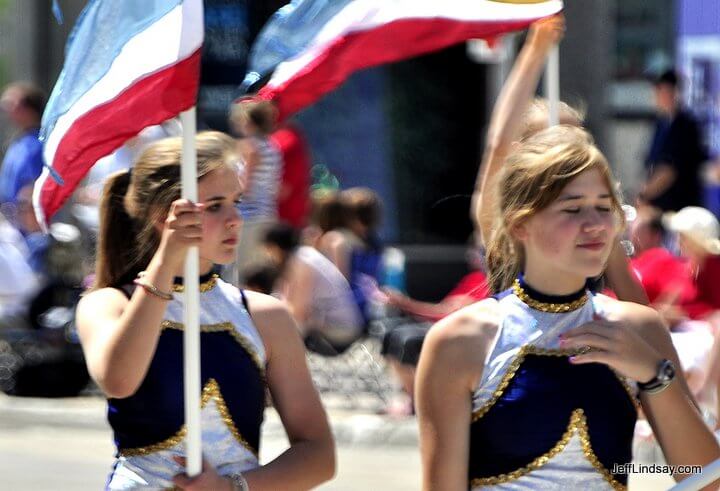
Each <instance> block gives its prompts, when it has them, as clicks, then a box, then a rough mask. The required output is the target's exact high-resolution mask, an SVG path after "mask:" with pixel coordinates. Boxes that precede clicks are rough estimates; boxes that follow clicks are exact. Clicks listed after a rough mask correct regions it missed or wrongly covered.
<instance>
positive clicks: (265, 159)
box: [240, 137, 282, 221]
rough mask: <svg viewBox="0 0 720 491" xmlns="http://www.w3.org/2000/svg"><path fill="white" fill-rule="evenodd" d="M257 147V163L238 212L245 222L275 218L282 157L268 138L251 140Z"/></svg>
mask: <svg viewBox="0 0 720 491" xmlns="http://www.w3.org/2000/svg"><path fill="white" fill-rule="evenodd" d="M252 141H253V144H254V145H255V146H256V147H257V152H258V163H257V165H256V166H255V168H254V169H253V172H252V175H251V176H250V183H249V184H250V185H249V186H248V189H247V191H246V192H245V196H244V197H243V201H242V203H241V204H240V212H241V213H242V216H243V218H244V219H246V220H251V221H253V220H261V219H270V220H274V219H275V218H277V207H278V204H277V200H278V192H279V189H280V176H281V172H282V155H280V150H278V148H277V147H276V146H275V144H274V143H272V142H271V141H270V139H269V138H258V137H253V138H252Z"/></svg>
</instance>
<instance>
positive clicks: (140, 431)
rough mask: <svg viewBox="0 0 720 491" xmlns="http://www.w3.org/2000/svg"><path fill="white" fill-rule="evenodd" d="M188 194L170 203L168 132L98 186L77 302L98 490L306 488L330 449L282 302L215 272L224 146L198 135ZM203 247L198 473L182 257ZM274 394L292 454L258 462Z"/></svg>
mask: <svg viewBox="0 0 720 491" xmlns="http://www.w3.org/2000/svg"><path fill="white" fill-rule="evenodd" d="M196 146H197V162H198V164H197V172H198V193H199V202H198V203H191V202H189V201H187V200H181V199H179V197H180V160H181V153H182V144H181V140H180V139H179V138H174V139H166V140H162V141H159V142H157V143H154V144H153V145H151V146H150V147H149V148H148V149H146V150H145V151H144V152H143V153H142V155H141V156H140V157H139V159H138V160H137V162H136V163H135V166H134V167H133V168H131V170H129V171H121V172H119V173H116V174H114V175H112V176H111V177H110V178H109V179H108V181H107V183H106V185H105V189H104V192H103V197H102V202H101V218H100V232H99V240H98V251H97V270H96V275H97V276H96V281H95V285H94V287H93V289H92V291H91V292H90V293H89V294H87V295H86V296H85V297H84V298H83V299H82V301H81V302H80V304H79V306H78V312H77V324H78V329H79V332H80V337H81V340H82V344H83V348H84V351H85V356H86V359H87V365H88V369H89V371H90V373H91V375H92V377H93V378H94V380H95V381H96V382H97V384H98V385H99V387H100V388H101V390H102V391H103V392H104V393H105V394H106V396H107V397H108V420H109V423H110V426H111V427H112V429H113V432H114V439H115V443H116V446H117V459H116V461H115V466H114V469H113V472H112V474H111V475H110V477H109V479H108V484H107V488H108V489H112V490H119V489H139V488H142V489H165V488H168V487H172V486H174V485H175V486H179V487H180V488H183V489H193V490H199V489H208V490H209V489H212V490H223V489H227V490H231V489H248V486H249V488H250V489H252V490H253V491H258V490H263V489H267V490H269V489H309V488H311V487H313V486H316V485H318V484H320V483H321V482H323V481H325V480H327V479H329V478H331V477H332V475H333V472H334V444H333V440H332V436H331V433H330V429H329V426H328V422H327V417H326V414H325V412H324V410H323V408H322V405H321V403H320V399H319V397H318V394H317V392H316V390H315V388H314V387H313V385H312V381H311V379H310V375H309V372H308V369H307V366H306V364H305V354H304V348H303V345H302V342H301V340H300V338H299V336H298V334H297V333H298V331H297V329H296V327H295V325H294V322H293V321H292V319H291V317H290V315H289V313H288V310H287V308H286V306H285V305H284V304H283V303H282V302H280V301H278V300H276V299H273V298H272V297H269V296H266V295H262V294H259V293H254V292H247V293H246V292H244V291H242V290H238V289H237V288H235V287H234V286H232V285H230V284H228V283H225V282H224V281H223V280H221V279H220V278H219V277H218V275H217V274H216V268H217V267H218V265H223V264H229V263H232V262H233V261H234V260H235V255H236V248H237V244H238V235H239V231H240V228H241V226H242V219H241V216H240V213H239V211H238V205H239V203H240V201H241V198H242V194H243V191H244V190H243V189H242V185H241V181H240V178H239V160H238V157H237V156H236V154H235V153H234V151H233V148H234V141H233V140H232V139H231V138H230V137H228V136H226V135H224V134H222V133H217V132H205V133H201V134H199V135H198V136H197V138H196ZM192 246H197V247H198V248H199V251H200V271H201V274H202V276H201V278H200V292H201V293H200V323H201V380H202V385H203V390H202V411H201V423H202V424H201V427H202V442H203V455H204V458H205V461H204V465H203V472H202V473H201V474H200V475H198V476H196V477H193V478H189V477H187V476H186V475H185V474H184V473H183V470H184V468H183V463H184V460H183V455H184V443H183V440H184V438H185V432H186V429H185V426H184V424H183V421H184V415H183V381H182V379H183V375H182V374H183V372H182V367H183V354H182V334H183V333H182V330H183V324H182V319H183V303H184V297H185V295H184V292H183V286H182V278H181V277H180V276H181V275H182V272H183V264H184V259H185V256H186V254H187V251H188V249H189V248H190V247H192ZM266 389H268V390H269V392H270V395H271V396H272V400H273V404H274V406H275V408H276V409H277V411H278V413H279V414H280V417H281V419H282V421H283V424H284V426H285V429H286V431H287V434H288V437H289V440H290V442H291V446H290V448H289V449H288V450H287V451H286V452H285V453H283V454H282V455H280V456H279V457H277V458H276V459H275V460H273V461H272V462H270V463H268V464H267V465H264V466H262V467H261V466H260V464H259V461H258V451H259V445H260V425H261V423H262V421H263V412H264V408H265V401H266Z"/></svg>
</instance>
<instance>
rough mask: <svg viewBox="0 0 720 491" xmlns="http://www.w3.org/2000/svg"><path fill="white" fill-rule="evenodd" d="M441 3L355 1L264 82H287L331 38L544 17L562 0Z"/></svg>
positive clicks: (456, 0)
mask: <svg viewBox="0 0 720 491" xmlns="http://www.w3.org/2000/svg"><path fill="white" fill-rule="evenodd" d="M441 3H442V6H441V7H440V6H438V0H356V1H355V2H352V3H350V4H348V5H347V6H346V7H345V8H344V9H342V10H340V12H338V13H337V15H335V16H334V17H333V18H332V19H331V20H330V21H329V22H328V23H327V24H325V25H324V26H323V28H322V29H321V30H320V31H319V32H318V34H317V35H316V36H315V37H314V38H313V40H312V41H311V42H310V44H309V45H308V47H307V48H306V49H305V50H303V51H302V52H301V53H299V54H298V55H297V56H295V57H294V58H291V59H289V60H287V61H285V62H283V63H281V64H280V65H279V66H278V67H277V68H276V69H275V73H274V74H273V76H272V79H271V80H270V82H269V83H268V85H269V86H271V87H277V86H279V85H282V84H284V83H285V82H287V81H288V80H289V79H291V78H292V77H293V76H295V74H296V73H297V72H298V71H300V70H301V69H302V68H303V67H304V66H306V65H307V64H308V63H310V61H312V60H313V59H315V58H317V56H318V55H319V54H320V53H322V52H323V51H324V50H325V49H326V48H327V46H328V45H329V44H331V43H332V42H333V41H334V40H335V39H337V38H339V37H342V36H346V35H348V34H351V33H355V32H361V31H367V30H370V29H373V28H375V27H379V26H382V25H385V24H388V23H390V22H394V21H397V20H411V19H418V20H427V19H437V18H441V19H450V20H457V21H458V22H478V21H483V20H485V21H487V22H513V21H523V20H527V19H537V18H541V17H545V16H547V15H551V14H554V13H556V12H559V11H560V10H561V9H562V7H563V3H562V0H548V1H547V2H543V3H531V4H511V3H502V2H494V1H491V0H472V1H469V0H441ZM438 11H441V12H440V14H438Z"/></svg>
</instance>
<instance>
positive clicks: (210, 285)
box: [173, 273, 220, 293]
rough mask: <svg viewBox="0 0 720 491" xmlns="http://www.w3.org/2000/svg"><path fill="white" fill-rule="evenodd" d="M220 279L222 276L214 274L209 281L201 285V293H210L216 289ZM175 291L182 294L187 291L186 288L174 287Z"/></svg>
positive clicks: (181, 286)
mask: <svg viewBox="0 0 720 491" xmlns="http://www.w3.org/2000/svg"><path fill="white" fill-rule="evenodd" d="M218 278H220V275H218V274H216V273H213V275H212V276H211V277H210V279H209V280H207V281H205V282H204V283H200V293H205V292H209V291H210V290H212V289H213V288H215V284H216V283H217V280H218ZM173 291H174V292H176V293H182V292H184V291H185V286H183V285H173Z"/></svg>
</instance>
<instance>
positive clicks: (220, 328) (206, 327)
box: [160, 320, 265, 382]
mask: <svg viewBox="0 0 720 491" xmlns="http://www.w3.org/2000/svg"><path fill="white" fill-rule="evenodd" d="M160 329H175V330H176V331H184V330H185V324H183V323H181V322H174V321H168V320H165V321H162V324H160ZM200 332H227V333H228V334H230V335H231V336H232V337H233V339H234V340H235V341H236V342H237V344H239V345H240V347H241V348H242V349H244V350H245V351H246V352H247V354H248V355H249V356H250V359H251V360H252V361H253V363H254V364H255V366H256V367H257V369H258V370H259V371H260V375H261V376H262V379H263V382H265V364H264V363H263V361H262V359H261V358H260V355H258V353H257V351H256V350H255V347H254V346H253V345H252V343H251V342H250V341H249V340H248V339H247V338H246V337H245V336H243V335H242V334H240V333H239V332H238V330H237V329H235V326H234V325H233V323H232V322H221V323H219V324H202V325H201V326H200Z"/></svg>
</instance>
